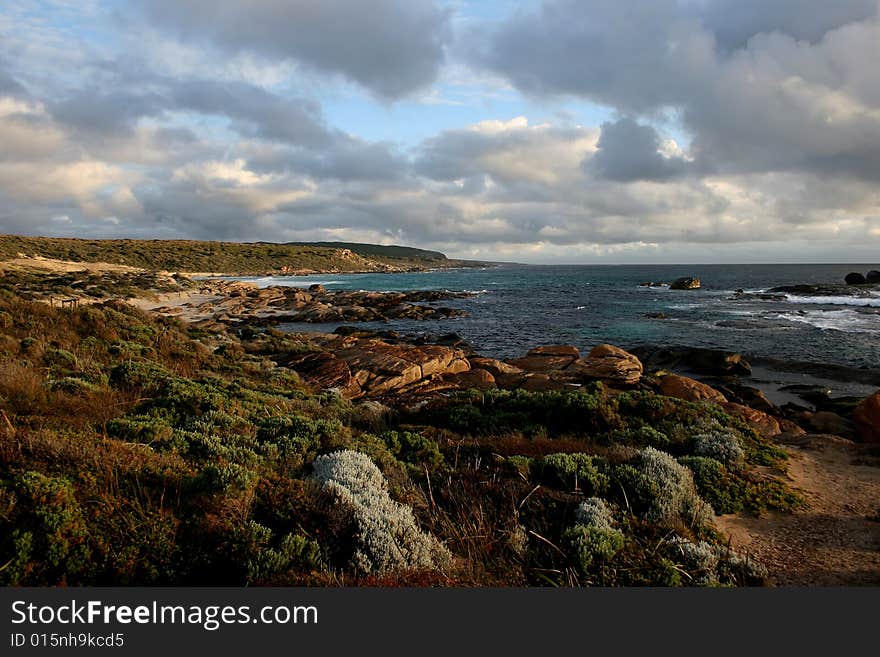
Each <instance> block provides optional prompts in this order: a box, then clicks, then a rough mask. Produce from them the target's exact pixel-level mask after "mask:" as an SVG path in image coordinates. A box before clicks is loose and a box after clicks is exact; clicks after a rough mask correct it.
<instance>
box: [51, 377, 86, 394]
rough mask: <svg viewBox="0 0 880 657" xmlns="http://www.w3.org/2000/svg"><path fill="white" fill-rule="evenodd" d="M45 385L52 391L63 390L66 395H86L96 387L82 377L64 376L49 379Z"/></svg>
mask: <svg viewBox="0 0 880 657" xmlns="http://www.w3.org/2000/svg"><path fill="white" fill-rule="evenodd" d="M46 387H47V388H48V389H49V390H51V391H52V392H64V393H67V394H68V395H86V394H88V393H90V392H93V391H94V390H95V389H96V388H95V386H94V385H92V384H91V383H89V382H88V381H83V380H82V379H79V378H76V377H72V376H65V377H62V378H60V379H49V381H48V382H47V383H46Z"/></svg>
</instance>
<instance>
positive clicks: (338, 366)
mask: <svg viewBox="0 0 880 657" xmlns="http://www.w3.org/2000/svg"><path fill="white" fill-rule="evenodd" d="M275 360H276V362H278V364H279V365H284V366H285V367H288V368H290V369H292V370H293V371H295V372H296V373H297V374H299V375H300V376H302V377H303V378H304V379H306V380H307V381H308V382H309V383H311V384H312V385H315V386H317V387H319V388H321V389H327V388H337V389H339V390H340V394H342V396H344V397H347V398H349V399H353V398H355V397H358V396H360V394H361V387H360V384H359V383H358V382H357V381H356V380H355V378H354V377H353V376H352V374H351V368H350V367H349V365H348V363H346V362H345V361H343V360H340V359H339V358H337V357H336V356H335V355H334V354H331V353H329V352H326V351H318V352H308V353H304V354H286V355H284V356H282V357H280V358H276V359H275Z"/></svg>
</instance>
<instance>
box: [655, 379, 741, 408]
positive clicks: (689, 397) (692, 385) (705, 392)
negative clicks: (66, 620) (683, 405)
mask: <svg viewBox="0 0 880 657" xmlns="http://www.w3.org/2000/svg"><path fill="white" fill-rule="evenodd" d="M660 392H661V393H662V394H664V395H666V396H667V397H675V398H677V399H684V400H685V401H692V402H696V401H714V402H721V403H724V402H727V398H726V397H725V396H724V395H722V394H721V393H720V392H718V391H717V390H715V388H713V387H711V386H707V385H706V384H705V383H700V382H699V381H696V380H694V379H691V378H688V377H686V376H678V375H677V374H667V375H666V376H664V377H663V378H661V379H660Z"/></svg>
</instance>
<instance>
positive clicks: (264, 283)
mask: <svg viewBox="0 0 880 657" xmlns="http://www.w3.org/2000/svg"><path fill="white" fill-rule="evenodd" d="M238 280H245V281H250V282H252V283H256V284H257V285H258V286H260V287H270V286H273V287H274V286H277V287H303V288H305V287H309V286H311V285H316V284H317V285H341V284H342V281H316V280H307V281H304V280H302V279H298V278H294V277H292V276H261V277H260V278H242V279H238Z"/></svg>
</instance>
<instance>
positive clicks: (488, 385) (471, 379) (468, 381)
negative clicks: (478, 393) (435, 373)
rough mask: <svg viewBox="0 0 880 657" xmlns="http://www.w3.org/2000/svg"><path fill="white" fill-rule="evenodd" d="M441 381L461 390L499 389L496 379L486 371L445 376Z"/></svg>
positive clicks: (471, 371) (472, 371)
mask: <svg viewBox="0 0 880 657" xmlns="http://www.w3.org/2000/svg"><path fill="white" fill-rule="evenodd" d="M441 380H442V381H443V382H444V383H450V384H452V385H453V387H455V388H458V389H460V390H471V389H473V390H491V389H492V388H497V387H498V384H496V383H495V377H494V376H492V375H491V374H490V373H489V372H487V371H486V370H469V371H467V372H456V373H450V374H444V375H443V376H442V377H441Z"/></svg>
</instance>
